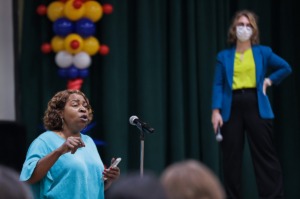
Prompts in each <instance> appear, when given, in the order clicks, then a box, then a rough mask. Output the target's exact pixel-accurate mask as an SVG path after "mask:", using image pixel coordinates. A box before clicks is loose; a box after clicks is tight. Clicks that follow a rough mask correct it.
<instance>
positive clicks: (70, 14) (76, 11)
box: [64, 0, 85, 21]
mask: <svg viewBox="0 0 300 199" xmlns="http://www.w3.org/2000/svg"><path fill="white" fill-rule="evenodd" d="M74 1H75V0H69V1H67V3H65V8H64V14H65V16H66V17H67V18H68V19H70V20H71V21H77V20H78V19H80V18H81V17H82V16H83V15H84V13H85V6H84V4H82V5H81V6H80V7H79V8H75V7H74ZM77 2H78V1H77Z"/></svg>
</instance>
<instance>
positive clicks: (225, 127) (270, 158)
mask: <svg viewBox="0 0 300 199" xmlns="http://www.w3.org/2000/svg"><path fill="white" fill-rule="evenodd" d="M228 41H229V43H230V44H232V46H233V47H232V48H229V49H225V50H223V51H221V52H219V53H218V55H217V63H216V69H215V77H214V82H213V91H212V124H213V129H214V131H215V132H217V129H218V127H220V128H221V132H222V135H223V141H222V142H221V148H222V160H223V167H224V168H223V172H224V185H225V189H226V192H227V196H228V198H237V199H240V198H242V196H241V187H242V185H241V169H242V159H243V158H242V155H243V148H244V142H245V136H247V139H248V141H249V146H250V150H251V156H252V160H253V166H254V170H255V175H256V182H257V187H258V192H259V196H260V198H283V184H282V172H281V166H280V163H279V161H278V158H277V155H276V150H275V147H274V144H273V129H272V128H273V124H272V119H273V118H274V114H273V111H272V108H271V105H270V102H269V99H268V96H267V94H266V90H267V87H269V86H272V85H274V84H275V85H276V84H279V83H280V82H281V81H282V80H283V79H284V78H285V77H287V76H288V75H289V74H290V73H291V67H290V66H289V64H288V63H287V62H286V61H285V60H284V59H282V58H281V57H279V56H278V55H276V54H275V53H273V52H272V50H271V48H269V47H267V46H262V45H259V30H258V26H257V17H256V15H255V14H254V13H253V12H250V11H247V10H243V11H239V12H237V13H236V15H235V16H234V18H233V21H232V24H231V26H230V28H229V34H228ZM270 70H271V73H270V75H268V76H267V72H270Z"/></svg>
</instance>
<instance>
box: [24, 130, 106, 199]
mask: <svg viewBox="0 0 300 199" xmlns="http://www.w3.org/2000/svg"><path fill="white" fill-rule="evenodd" d="M81 139H82V140H83V142H84V143H85V147H82V148H79V149H78V150H77V151H76V152H75V153H74V154H71V153H70V152H69V153H66V154H64V155H62V156H61V157H59V159H58V160H57V161H56V162H55V164H54V165H53V166H52V167H51V169H50V170H49V171H48V173H47V175H46V176H45V177H44V178H43V179H41V180H40V181H39V182H37V183H35V184H33V185H32V186H31V187H32V191H33V194H34V197H35V198H39V199H40V198H47V199H50V198H55V199H83V198H84V199H104V182H103V179H102V172H103V170H104V165H103V163H102V160H101V158H100V155H99V153H98V150H97V147H96V145H95V143H94V141H93V140H92V139H91V137H89V136H87V135H84V134H81ZM64 142H65V139H63V138H61V137H60V136H58V135H57V134H56V133H54V132H52V131H46V132H44V133H42V134H41V135H40V136H39V137H37V138H36V139H35V140H34V141H33V142H32V143H31V145H30V147H29V149H28V152H27V155H26V160H25V162H24V164H23V168H22V171H21V175H20V180H21V181H26V180H28V179H29V178H30V177H31V175H32V173H33V171H34V169H35V167H36V165H37V162H38V161H39V160H40V159H41V158H43V157H44V156H46V155H47V154H49V153H51V152H52V151H54V150H55V149H57V148H58V147H60V146H61V145H62V144H63V143H64Z"/></svg>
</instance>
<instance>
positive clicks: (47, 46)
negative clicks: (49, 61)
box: [41, 43, 52, 54]
mask: <svg viewBox="0 0 300 199" xmlns="http://www.w3.org/2000/svg"><path fill="white" fill-rule="evenodd" d="M51 50H52V48H51V45H50V44H49V43H43V44H42V46H41V51H42V52H43V53H44V54H47V53H50V52H51Z"/></svg>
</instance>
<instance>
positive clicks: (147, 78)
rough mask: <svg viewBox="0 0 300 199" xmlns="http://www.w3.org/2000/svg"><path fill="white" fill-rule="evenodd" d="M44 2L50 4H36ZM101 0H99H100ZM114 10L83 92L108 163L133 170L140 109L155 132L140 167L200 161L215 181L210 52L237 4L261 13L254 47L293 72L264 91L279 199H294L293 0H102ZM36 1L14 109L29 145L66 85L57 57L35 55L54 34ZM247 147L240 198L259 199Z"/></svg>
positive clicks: (103, 25)
mask: <svg viewBox="0 0 300 199" xmlns="http://www.w3.org/2000/svg"><path fill="white" fill-rule="evenodd" d="M43 2H45V3H49V2H50V1H43ZM100 2H101V1H100ZM106 2H108V3H111V4H112V5H113V6H114V12H113V14H111V15H108V16H104V18H103V19H102V20H101V21H100V22H99V23H98V25H97V37H98V38H99V39H100V41H101V42H103V43H106V44H107V45H109V46H110V53H109V54H108V55H107V56H100V55H96V56H95V57H94V58H93V60H92V61H93V64H92V66H91V67H90V71H91V73H90V75H89V77H88V78H87V79H85V80H84V84H83V87H82V91H84V92H85V93H86V94H87V96H88V97H89V98H90V100H91V103H92V105H93V108H94V115H95V119H94V121H95V122H96V126H95V127H94V128H93V129H92V130H91V132H90V135H91V136H92V137H93V138H94V139H99V140H103V141H105V142H106V145H105V146H99V147H98V149H99V151H100V153H101V156H102V158H103V160H104V163H105V164H109V159H110V158H111V157H116V156H120V157H122V158H123V160H122V162H121V163H120V167H121V169H122V173H126V172H128V171H130V170H138V169H139V165H140V139H139V131H138V129H136V128H135V127H134V126H132V125H130V124H129V122H128V119H129V117H130V116H132V115H137V116H138V117H139V118H140V119H142V120H144V121H146V122H148V123H149V125H151V126H152V127H154V128H155V130H156V131H155V133H154V134H151V135H149V134H147V135H146V138H145V154H144V155H145V156H144V158H145V161H144V169H145V170H152V171H155V172H157V173H158V174H159V173H160V172H161V171H162V170H163V169H164V168H165V167H166V166H167V165H169V164H171V163H173V162H176V161H179V160H183V159H188V158H194V159H198V160H201V161H202V162H204V163H205V164H206V165H208V166H209V167H210V168H211V169H212V170H213V171H214V172H215V173H216V175H218V176H219V177H220V178H221V179H222V177H221V169H220V157H219V156H220V155H219V146H218V144H217V143H216V141H215V137H214V134H213V131H212V127H211V108H210V107H211V89H212V87H211V85H212V78H213V71H214V65H215V61H216V60H215V56H216V54H217V52H218V51H219V50H221V49H223V48H225V47H227V44H226V37H227V28H228V26H229V24H230V20H231V17H232V16H233V14H234V13H235V12H236V11H237V10H239V9H244V8H247V9H251V10H253V11H255V12H256V13H257V14H258V15H259V17H260V18H259V27H260V29H261V43H262V44H265V45H270V46H271V47H272V48H273V50H274V52H275V53H278V54H279V55H281V56H282V57H283V58H285V59H286V60H287V61H288V62H289V63H290V64H291V66H292V68H293V74H292V75H291V76H289V77H288V78H287V79H286V80H284V81H283V82H282V84H281V85H280V86H274V87H272V88H271V89H270V90H268V94H269V95H270V98H271V101H272V105H273V107H274V111H275V114H276V119H275V121H274V124H275V137H276V146H277V149H278V153H279V157H280V161H281V163H282V166H283V171H284V183H285V192H286V198H299V197H300V189H299V184H300V170H299V168H300V159H299V155H298V153H297V151H300V145H299V139H300V135H299V131H300V128H299V114H298V112H299V101H300V100H299V92H298V90H299V89H298V88H297V87H298V86H299V79H298V76H299V69H298V64H299V56H300V55H299V52H300V51H299V50H300V49H299V46H300V41H299V28H298V27H299V25H300V24H299V23H300V21H299V18H300V12H299V11H298V7H297V6H296V1H289V0H285V1H283V0H282V1H281V0H276V1H275V0H266V1H260V0H251V1H250V0H227V1H219V0H210V1H207V0H145V1H141V0H125V1H118V0H108V1H106ZM40 3H41V1H36V0H26V1H25V2H24V17H23V21H24V23H23V32H22V38H23V39H22V54H21V60H20V65H19V67H20V72H21V73H20V77H21V80H20V81H21V85H20V86H21V90H20V92H21V94H22V102H21V114H22V123H24V124H25V125H26V127H27V132H28V138H27V142H28V143H27V144H29V143H30V142H31V141H32V140H33V139H34V138H35V137H37V136H38V135H39V133H41V131H42V126H41V125H42V117H43V113H44V110H45V108H46V106H47V102H48V100H49V99H50V97H52V96H53V95H54V94H55V93H56V92H57V91H60V90H63V89H65V88H66V81H65V80H64V79H62V78H60V77H59V76H58V75H57V66H56V65H55V63H54V61H53V60H54V54H48V55H44V54H42V53H41V52H40V45H41V43H42V42H45V41H49V39H50V38H51V37H52V36H53V33H52V29H51V28H52V27H51V24H52V23H51V22H50V21H49V20H48V19H47V18H46V17H44V18H43V17H38V16H37V14H36V13H35V10H36V8H37V6H38V5H39V4H40ZM252 169H253V168H252V166H251V159H250V155H249V150H248V147H246V151H245V161H244V171H243V172H244V181H245V183H244V195H245V197H244V198H249V199H253V198H257V197H256V193H257V192H256V190H255V182H254V178H253V176H254V175H253V170H252Z"/></svg>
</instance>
